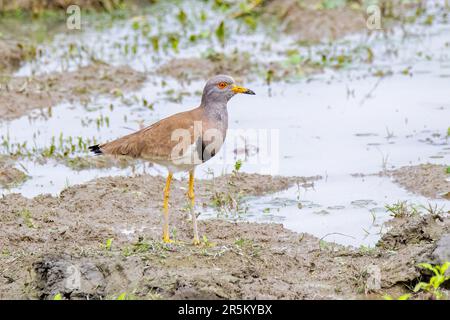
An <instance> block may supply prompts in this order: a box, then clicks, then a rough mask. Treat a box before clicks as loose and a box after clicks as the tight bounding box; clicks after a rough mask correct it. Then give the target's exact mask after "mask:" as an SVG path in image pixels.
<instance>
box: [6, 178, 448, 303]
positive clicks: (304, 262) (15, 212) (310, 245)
mask: <svg viewBox="0 0 450 320" xmlns="http://www.w3.org/2000/svg"><path fill="white" fill-rule="evenodd" d="M318 178H319V177H311V178H283V177H272V176H260V175H255V174H253V175H249V174H242V173H237V174H236V173H235V174H233V175H227V176H222V177H219V178H215V179H213V180H206V181H201V180H200V181H197V188H196V193H197V211H198V212H201V211H202V208H203V207H204V206H210V205H211V204H212V203H217V201H216V199H217V198H218V197H219V198H223V197H222V196H220V195H224V194H226V195H229V196H230V199H235V200H236V199H239V195H245V196H249V195H262V194H266V193H270V192H274V191H277V190H281V189H285V188H287V187H289V186H292V185H295V184H311V183H313V181H314V180H315V179H318ZM186 184H187V181H185V180H184V181H175V183H174V185H173V188H172V197H171V232H172V237H173V238H174V239H175V240H177V241H178V242H175V243H174V244H169V245H165V244H163V243H162V242H161V241H160V236H161V223H162V218H161V216H162V215H161V210H160V208H161V199H162V193H161V192H162V191H161V190H162V187H163V185H164V179H163V178H162V177H153V176H146V175H144V176H137V177H132V178H126V177H115V178H101V179H97V180H94V181H91V182H89V183H86V184H83V185H77V186H73V187H70V188H68V189H66V190H64V191H63V192H62V193H61V195H60V196H59V197H52V196H50V195H40V196H37V197H35V198H34V199H27V198H24V197H23V196H21V195H19V194H14V195H8V196H6V197H3V199H1V200H0V212H1V213H2V214H1V215H0V219H1V224H2V228H1V230H0V233H1V236H0V241H1V242H0V248H1V249H0V253H1V255H0V299H6V298H13V299H17V298H30V299H52V297H53V296H54V295H55V294H57V293H60V294H61V295H62V296H63V297H64V298H66V299H87V298H89V299H114V298H116V297H117V296H118V295H120V294H122V293H126V294H127V297H128V298H131V299H158V298H164V299H177V298H181V299H186V298H187V299H189V298H205V299H231V298H244V299H255V298H256V299H262V298H272V299H342V298H344V299H349V298H380V297H381V294H383V293H386V292H387V293H390V294H392V295H394V296H395V295H399V294H401V293H404V292H406V291H409V290H408V286H411V285H413V284H414V282H416V281H417V280H418V279H419V277H420V276H421V273H420V270H419V269H418V268H417V267H416V264H417V263H419V262H424V261H434V262H439V259H440V257H441V256H440V255H439V250H441V251H442V248H437V241H438V240H439V239H441V238H442V235H443V234H446V233H448V232H449V227H450V219H448V217H441V216H434V217H432V216H425V217H420V216H417V217H411V219H409V220H408V221H405V222H404V223H402V224H399V225H397V226H394V227H393V228H392V229H391V231H389V232H388V233H387V234H386V235H384V236H383V238H382V240H381V241H380V244H379V246H378V247H377V248H375V249H365V250H362V249H351V248H345V247H343V246H340V245H336V244H331V243H327V242H324V241H321V240H320V239H318V238H316V237H313V236H311V235H308V234H298V233H295V232H292V231H289V230H287V229H285V228H283V227H282V225H280V224H257V223H244V222H238V223H233V222H227V221H224V220H221V219H212V220H201V221H200V223H199V230H200V235H201V237H203V238H202V239H203V240H202V244H201V246H198V247H197V246H193V245H191V244H190V241H191V236H192V230H191V224H190V222H189V221H188V214H187V210H186V208H187V207H186V206H185V205H183V204H187V201H186V198H185V192H186ZM236 201H241V200H236ZM175 203H176V204H177V205H174V204H175ZM230 203H234V201H230ZM108 239H112V240H110V241H109V244H108ZM436 250H437V253H436V252H435V251H436ZM441 258H442V257H441ZM433 259H434V260H433ZM378 271H380V272H381V282H378V281H377V280H376V273H377V272H378ZM74 274H75V275H79V276H80V278H81V280H80V282H77V280H75V282H74V281H73V280H74V279H78V278H77V277H75V276H74ZM74 277H75V278H74ZM374 277H375V278H374ZM374 279H375V281H374ZM366 294H367V295H366Z"/></svg>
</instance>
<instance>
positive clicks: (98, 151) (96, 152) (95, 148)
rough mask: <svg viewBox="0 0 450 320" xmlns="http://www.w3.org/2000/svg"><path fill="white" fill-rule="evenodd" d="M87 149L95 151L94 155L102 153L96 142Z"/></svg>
mask: <svg viewBox="0 0 450 320" xmlns="http://www.w3.org/2000/svg"><path fill="white" fill-rule="evenodd" d="M89 151H91V152H93V153H95V154H96V155H99V154H103V151H102V150H101V149H100V145H98V144H96V145H93V146H90V147H89Z"/></svg>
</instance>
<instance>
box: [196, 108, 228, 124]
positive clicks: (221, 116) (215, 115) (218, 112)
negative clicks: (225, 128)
mask: <svg viewBox="0 0 450 320" xmlns="http://www.w3.org/2000/svg"><path fill="white" fill-rule="evenodd" d="M202 107H203V108H204V115H205V117H207V118H208V119H210V120H214V121H217V122H225V123H228V110H227V104H226V103H212V104H211V103H210V104H208V105H207V106H202Z"/></svg>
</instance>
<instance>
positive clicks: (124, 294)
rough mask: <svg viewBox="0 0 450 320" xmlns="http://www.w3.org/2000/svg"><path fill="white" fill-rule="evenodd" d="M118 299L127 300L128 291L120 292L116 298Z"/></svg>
mask: <svg viewBox="0 0 450 320" xmlns="http://www.w3.org/2000/svg"><path fill="white" fill-rule="evenodd" d="M116 300H127V293H126V292H123V293H121V294H119V296H118V297H117V298H116Z"/></svg>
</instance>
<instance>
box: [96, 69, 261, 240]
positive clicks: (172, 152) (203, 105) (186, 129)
mask: <svg viewBox="0 0 450 320" xmlns="http://www.w3.org/2000/svg"><path fill="white" fill-rule="evenodd" d="M236 94H249V95H255V92H254V91H252V90H250V89H247V88H245V87H242V86H238V85H237V84H236V82H235V80H234V79H233V78H232V77H231V76H229V75H216V76H214V77H212V78H211V79H209V80H208V81H207V82H206V84H205V86H204V89H203V93H202V97H201V101H200V105H199V106H198V107H197V108H194V109H191V110H188V111H184V112H180V113H176V114H173V115H171V116H169V117H167V118H164V119H161V120H159V121H157V122H155V123H153V124H151V125H150V126H148V127H145V128H143V129H141V130H139V131H136V132H134V133H131V134H128V135H125V136H123V137H121V138H118V139H116V140H113V141H110V142H106V143H103V144H96V145H93V146H90V147H89V150H90V151H91V152H93V153H94V154H96V155H107V156H115V157H128V158H134V159H141V160H144V161H148V162H151V163H154V164H158V165H161V166H164V167H166V168H167V172H168V173H167V179H166V183H165V187H164V189H163V210H162V211H163V215H164V221H163V232H162V241H163V242H164V243H171V242H173V240H171V239H170V236H169V197H170V185H171V182H172V177H173V174H174V173H177V172H189V185H188V192H187V196H188V198H189V200H190V212H191V216H192V223H193V233H194V237H193V244H195V245H199V244H200V239H199V236H198V229H197V217H196V214H195V212H194V206H195V193H194V173H195V168H196V166H198V165H200V164H202V163H204V162H206V161H208V160H209V159H211V158H212V157H214V156H215V155H216V154H217V153H218V151H219V150H220V148H221V147H222V145H223V143H224V141H225V137H226V134H227V129H228V110H227V103H228V101H229V100H230V99H231V98H232V97H233V96H235V95H236Z"/></svg>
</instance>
